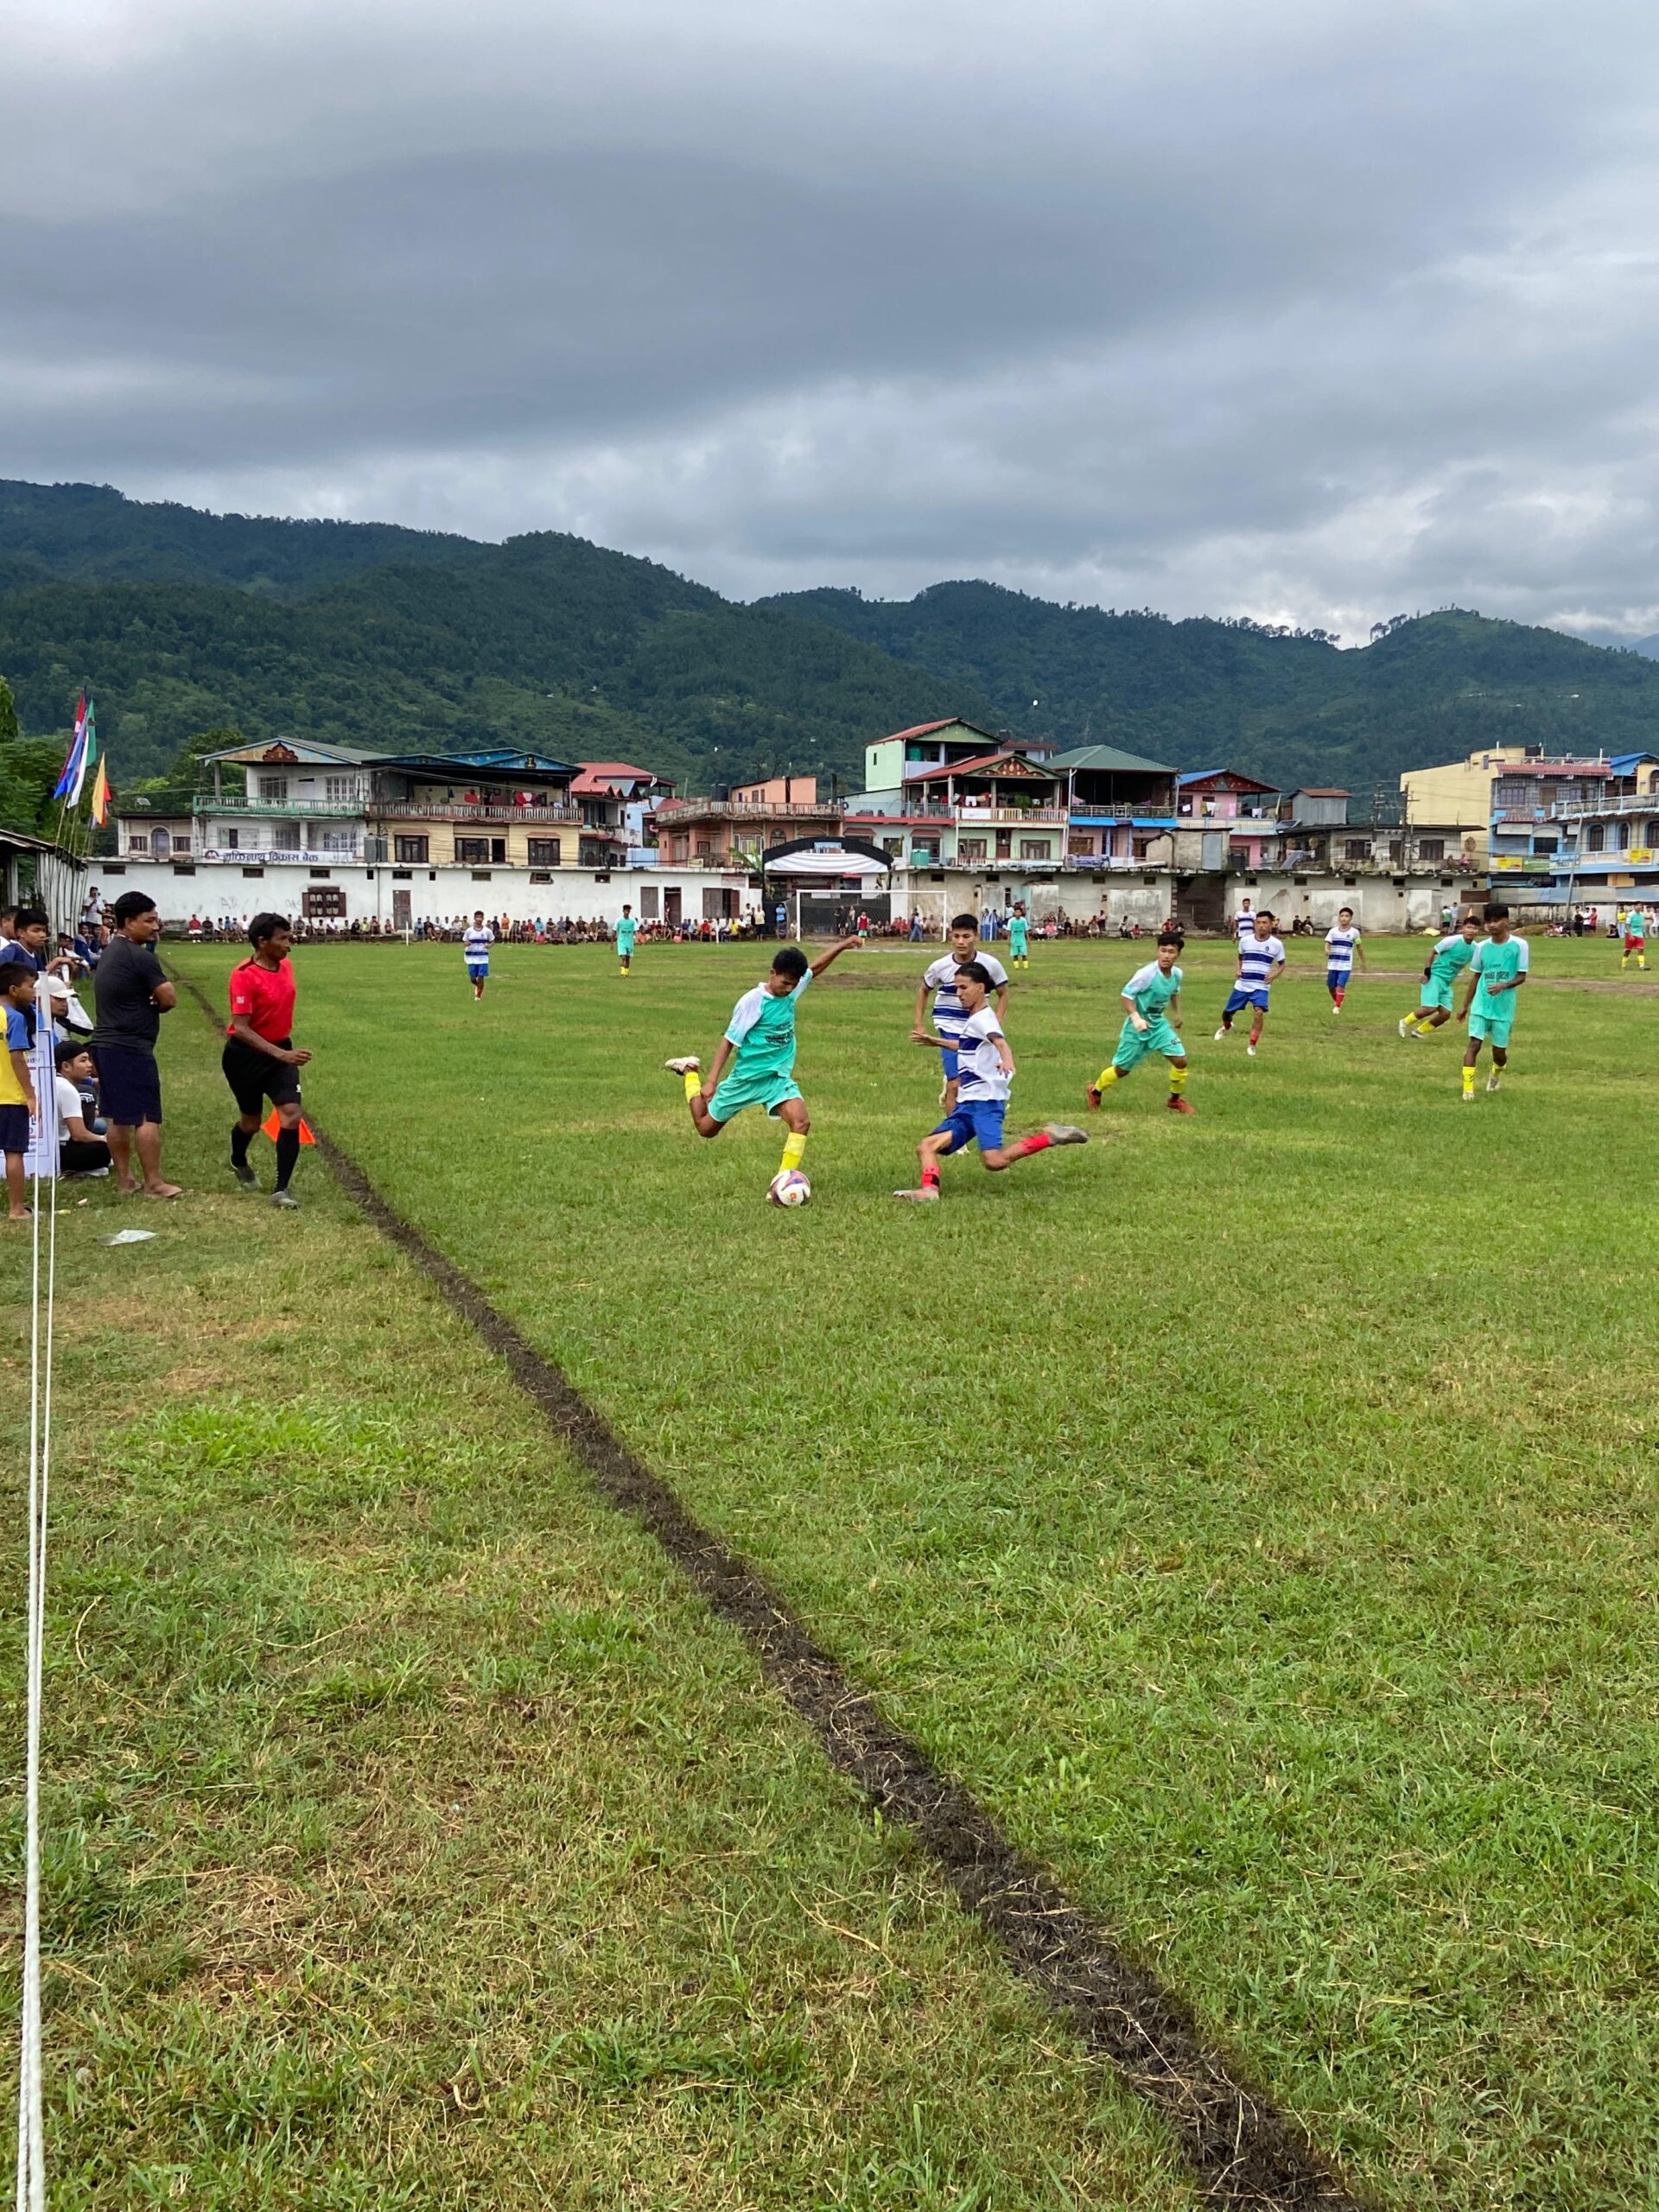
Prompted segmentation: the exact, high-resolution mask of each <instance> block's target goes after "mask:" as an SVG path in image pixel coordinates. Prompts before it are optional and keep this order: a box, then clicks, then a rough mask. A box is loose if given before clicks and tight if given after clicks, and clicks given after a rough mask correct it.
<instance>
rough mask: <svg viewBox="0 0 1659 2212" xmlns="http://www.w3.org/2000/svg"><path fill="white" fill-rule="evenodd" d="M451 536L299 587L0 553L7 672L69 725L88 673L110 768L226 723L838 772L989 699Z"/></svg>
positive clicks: (139, 764) (867, 657)
mask: <svg viewBox="0 0 1659 2212" xmlns="http://www.w3.org/2000/svg"><path fill="white" fill-rule="evenodd" d="M137 512H138V513H139V515H140V516H141V517H147V516H149V515H151V514H153V513H154V512H156V511H155V510H153V509H143V508H141V509H139V510H138V511H137ZM181 512H183V511H181ZM288 526H289V525H287V524H273V525H270V527H271V528H273V529H275V530H277V531H281V530H283V529H285V528H287V527H288ZM260 527H264V525H260ZM451 543H452V545H453V547H454V558H453V559H450V560H447V561H445V562H443V563H432V564H428V563H423V564H421V565H419V566H410V565H408V564H407V563H404V560H403V558H402V556H401V553H400V554H399V555H398V556H397V558H396V559H395V560H394V561H392V562H391V563H387V564H385V565H382V566H379V567H375V568H370V569H364V570H363V572H362V573H361V574H359V575H352V576H347V577H346V578H345V579H343V580H341V581H338V582H330V583H327V584H324V585H323V586H321V588H313V589H309V590H307V591H305V592H303V593H302V594H300V595H299V596H297V597H294V598H274V597H272V596H270V595H269V594H266V593H263V592H254V591H251V590H244V589H238V588H232V587H230V586H227V585H224V584H211V585H210V584H176V583H106V582H67V581H66V582H48V583H41V582H40V581H39V580H38V578H36V577H33V576H30V575H25V576H24V577H23V579H22V588H16V582H17V580H16V578H15V577H14V578H13V579H12V580H11V581H12V582H13V586H14V588H12V589H10V591H7V590H6V589H5V584H6V582H7V577H6V575H5V573H4V569H3V565H0V674H3V675H4V676H6V677H8V678H9V680H10V684H11V688H12V690H13V692H14V694H15V695H16V702H17V709H18V715H19V718H20V720H21V721H22V726H23V728H25V729H27V730H34V731H47V730H51V729H54V728H67V721H68V717H69V714H70V711H71V709H72V707H73V700H74V696H75V693H76V691H77V690H78V689H79V685H80V683H82V682H83V681H85V682H86V683H90V684H91V685H92V688H93V690H94V691H95V693H96V696H97V698H98V704H99V728H100V730H101V732H102V733H103V735H104V738H105V743H106V744H107V745H108V747H109V750H110V758H111V772H112V773H113V774H114V776H115V778H116V780H117V782H118V784H119V783H120V782H121V781H123V780H127V781H130V780H131V779H133V778H135V777H141V776H148V775H151V774H154V773H156V772H158V771H160V770H161V769H162V768H163V767H165V766H167V765H168V763H169V762H170V761H171V760H173V758H174V757H175V754H176V753H177V752H178V750H179V748H180V747H181V744H182V743H183V742H184V741H185V740H186V739H187V738H188V736H189V735H190V734H192V733H193V732H194V731H197V730H200V729H207V728H216V727H219V726H220V725H225V724H233V725H235V726H237V727H238V728H241V729H242V730H243V731H244V732H245V734H247V735H249V736H250V737H263V736H267V735H269V736H273V737H275V736H279V735H291V736H310V737H314V738H318V739H322V740H328V739H331V738H332V739H334V740H337V741H342V742H346V743H359V744H368V745H385V746H386V747H416V746H426V747H438V748H441V749H447V750H452V751H459V750H465V749H467V748H470V747H479V746H484V745H492V744H503V743H505V744H522V745H526V746H531V747H536V748H537V749H538V750H541V751H543V752H548V753H555V754H562V755H563V756H564V757H566V758H569V757H574V756H578V755H579V756H581V757H582V758H584V759H590V760H591V759H596V758H605V757H610V758H618V759H629V758H633V759H639V760H642V761H645V762H646V763H648V764H649V765H651V766H656V767H658V768H659V769H660V770H662V771H663V772H664V773H667V774H670V775H675V776H678V777H680V778H682V779H686V780H688V781H690V782H693V783H699V782H706V781H708V780H711V779H715V778H720V777H725V776H745V775H748V774H751V773H754V772H760V771H762V770H766V769H770V768H772V767H779V768H782V767H785V766H788V767H795V768H804V769H817V770H820V771H823V772H839V773H840V774H842V776H843V777H846V776H849V775H852V776H855V775H856V773H857V770H858V767H859V766H860V764H861V747H862V746H863V744H864V742H865V741H866V739H867V738H868V735H869V734H870V733H871V731H872V730H873V729H877V730H880V729H890V728H899V727H900V726H901V725H902V724H904V723H906V722H912V721H922V720H925V719H926V718H928V717H929V716H931V715H935V714H939V713H955V712H963V713H968V714H971V715H978V716H982V715H984V714H986V713H987V712H988V708H987V706H986V703H985V702H984V701H983V700H982V698H981V697H980V696H979V694H978V692H977V691H976V690H973V688H972V687H971V686H968V687H964V686H960V685H953V684H950V683H943V684H942V683H940V682H939V681H938V679H937V678H935V677H931V676H930V675H928V674H927V673H926V672H925V671H922V670H920V669H918V668H915V667H912V666H910V665H907V664H905V663H903V662H899V661H897V660H895V659H893V658H892V657H891V656H890V655H888V654H886V653H883V652H880V651H878V650H877V649H876V648H874V647H873V646H868V645H861V644H860V643H859V642H857V641H856V640H855V639H849V638H847V637H845V636H844V635H843V634H842V632H839V631H837V630H835V629H833V628H830V627H829V626H825V625H823V624H821V623H817V622H814V621H812V620H809V619H804V618H802V617H800V616H797V615H791V614H787V613H780V612H779V611H777V610H775V609H772V608H766V607H740V606H734V605H732V604H731V603H730V602H729V601H726V600H723V599H721V597H720V596H719V594H717V593H715V592H712V591H709V590H706V589H704V588H702V586H701V585H697V584H690V583H687V582H684V581H683V579H682V578H681V577H678V576H676V575H672V574H671V572H670V571H669V570H668V569H663V568H659V567H658V566H657V565H656V564H655V563H652V562H649V561H640V560H635V559H632V558H631V557H630V556H627V555H626V554H621V553H610V552H607V551H605V550H603V549H601V547H599V546H595V545H590V544H588V543H585V542H584V541H583V540H582V539H580V538H574V537H560V536H555V535H552V534H541V535H537V536H534V537H519V538H514V539H512V540H510V541H509V542H508V543H506V544H505V545H499V546H490V545H474V544H470V543H467V542H466V541H465V540H454V541H451ZM6 552H7V548H6V547H5V545H4V544H3V543H0V564H3V561H4V558H5V556H6ZM59 557H60V558H61V559H64V560H66V561H67V557H68V555H67V546H66V547H62V548H60V556H59ZM105 557H113V552H112V550H111V549H110V548H108V547H107V546H102V547H100V549H99V551H98V554H97V556H96V558H97V560H99V561H100V562H101V561H102V560H103V559H105ZM941 702H943V703H942V704H941Z"/></svg>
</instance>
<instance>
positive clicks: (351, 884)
mask: <svg viewBox="0 0 1659 2212" xmlns="http://www.w3.org/2000/svg"><path fill="white" fill-rule="evenodd" d="M549 873H550V875H551V878H552V880H551V881H550V882H547V883H532V882H531V880H530V871H529V870H528V869H526V868H488V869H476V870H475V869H473V868H411V869H409V870H407V871H404V870H403V869H398V870H396V871H394V870H393V869H392V868H388V867H382V868H364V867H361V866H355V867H353V866H350V865H347V866H341V867H333V868H330V869H329V870H328V873H327V877H326V878H322V877H320V876H319V875H318V874H317V872H316V870H315V868H310V867H305V866H301V865H300V864H299V863H298V862H295V861H281V862H277V863H275V864H272V865H268V866H267V867H265V868H264V870H263V872H262V873H261V874H258V875H253V876H251V875H248V874H245V872H244V868H243V867H242V866H241V865H239V864H236V863H230V864H227V863H226V862H224V861H197V862H196V863H195V873H194V874H193V875H180V874H176V873H175V870H174V868H173V867H172V865H171V863H170V862H168V861H146V860H132V859H130V860H127V861H124V862H122V861H119V860H110V861H99V860H94V861H92V863H91V866H90V868H89V870H88V878H87V880H89V881H91V882H92V883H95V884H97V885H98V887H99V890H100V891H101V892H102V893H103V894H104V896H105V899H116V898H118V897H119V896H120V894H121V893H122V892H124V891H142V892H143V893H146V895H147V896H148V897H149V898H151V899H154V900H155V901H156V906H157V908H158V909H159V911H160V913H161V917H162V921H163V922H168V923H171V922H181V923H182V922H188V920H189V918H190V917H191V915H192V914H195V915H198V916H200V918H201V919H202V920H203V921H211V922H217V921H219V919H220V918H221V917H224V916H228V917H229V918H231V919H232V921H237V922H240V921H243V920H245V919H246V918H249V917H251V916H252V915H254V914H257V913H260V912H267V913H275V914H287V915H289V916H296V915H300V914H302V913H303V912H304V911H305V906H304V899H305V893H307V892H308V891H319V890H323V889H325V888H326V889H330V890H337V891H339V892H340V893H343V894H344V897H345V901H346V912H345V914H344V916H343V917H342V918H343V919H344V920H345V921H346V922H347V923H350V922H367V921H372V920H375V919H377V918H378V921H379V923H380V925H381V927H382V928H383V929H386V928H390V927H391V925H392V918H393V913H394V911H395V910H394V906H393V896H394V893H397V892H400V891H406V892H408V893H409V894H410V902H409V911H410V919H411V921H416V922H420V921H429V922H448V920H449V918H451V917H452V916H454V915H465V916H466V917H467V918H468V919H469V920H470V918H472V915H473V913H474V911H475V910H476V909H477V908H478V907H480V906H481V907H482V908H483V909H484V911H485V912H486V914H487V915H489V917H490V918H491V919H492V920H495V919H497V918H499V916H500V915H502V914H505V915H506V916H507V918H508V919H509V920H511V921H515V922H530V921H537V920H542V921H555V922H557V921H563V920H566V919H569V920H571V921H575V920H577V919H579V918H580V919H582V920H585V921H602V922H606V923H614V922H615V921H616V920H617V919H618V918H620V915H621V912H622V908H623V905H624V903H625V902H626V903H628V904H631V905H632V908H633V914H634V919H635V920H636V921H644V920H647V919H654V920H658V921H661V920H663V919H664V918H665V915H664V907H665V906H666V905H667V904H668V894H669V893H671V892H674V891H677V892H678V893H679V894H680V914H681V918H682V919H683V920H684V921H687V922H701V921H702V919H703V918H704V902H703V894H704V893H705V892H721V891H725V892H730V893H734V895H735V899H736V910H737V912H740V913H741V912H745V911H746V910H747V909H748V908H749V907H751V906H759V905H760V893H759V892H758V891H753V890H751V889H750V887H749V879H748V876H747V874H745V872H744V871H743V870H742V869H741V868H738V869H730V870H727V869H717V868H613V869H611V871H610V873H609V875H608V878H607V877H603V876H601V874H599V873H598V871H596V870H594V869H591V868H555V869H552V870H550V871H549ZM480 879H481V880H480ZM647 891H654V892H655V893H656V900H655V904H656V912H655V914H654V915H647V914H646V912H645V907H646V906H647V905H648V904H649V903H650V902H649V901H648V900H647V899H646V898H645V895H644V894H645V893H646V892H647ZM714 903H715V904H716V905H717V904H718V901H715V902H714ZM714 918H715V917H714V915H713V914H710V915H709V919H711V920H712V919H714ZM56 919H57V918H56V917H54V921H55V920H56Z"/></svg>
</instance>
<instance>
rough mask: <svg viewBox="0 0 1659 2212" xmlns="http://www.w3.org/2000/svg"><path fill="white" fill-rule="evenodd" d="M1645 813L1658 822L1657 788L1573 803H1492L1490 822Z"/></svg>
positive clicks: (1573, 819)
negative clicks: (1512, 804) (1545, 804)
mask: <svg viewBox="0 0 1659 2212" xmlns="http://www.w3.org/2000/svg"><path fill="white" fill-rule="evenodd" d="M1607 814H1649V815H1651V816H1652V817H1653V818H1654V820H1655V821H1656V822H1659V791H1644V792H1638V791H1622V792H1620V794H1619V795H1618V798H1598V799H1581V800H1580V801H1579V802H1578V803H1577V804H1564V803H1563V802H1561V801H1560V800H1557V801H1555V802H1554V804H1552V805H1549V806H1546V807H1510V808H1507V809H1505V808H1503V807H1495V808H1494V809H1493V810H1492V819H1493V821H1494V822H1504V821H1510V822H1584V821H1593V820H1594V818H1595V817H1596V816H1597V815H1607Z"/></svg>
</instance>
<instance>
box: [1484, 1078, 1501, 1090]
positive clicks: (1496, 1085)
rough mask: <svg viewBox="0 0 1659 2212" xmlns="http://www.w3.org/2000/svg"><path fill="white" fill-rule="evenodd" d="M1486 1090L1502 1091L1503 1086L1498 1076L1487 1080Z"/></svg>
mask: <svg viewBox="0 0 1659 2212" xmlns="http://www.w3.org/2000/svg"><path fill="white" fill-rule="evenodd" d="M1486 1088H1487V1090H1502V1089H1503V1084H1501V1083H1500V1082H1499V1081H1498V1079H1497V1076H1496V1075H1489V1076H1488V1077H1487V1078H1486Z"/></svg>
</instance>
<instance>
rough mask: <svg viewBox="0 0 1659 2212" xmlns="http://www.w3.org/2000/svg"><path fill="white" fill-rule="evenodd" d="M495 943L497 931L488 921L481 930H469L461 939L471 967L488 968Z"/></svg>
mask: <svg viewBox="0 0 1659 2212" xmlns="http://www.w3.org/2000/svg"><path fill="white" fill-rule="evenodd" d="M494 943H495V931H493V929H491V928H490V927H489V925H488V924H487V923H486V925H485V926H484V927H483V928H482V929H481V930H468V931H467V934H466V935H465V936H464V937H463V938H461V950H462V952H463V953H464V954H465V955H466V957H467V966H468V967H469V968H487V967H488V966H489V964H490V947H491V946H492V945H493V944H494Z"/></svg>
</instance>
